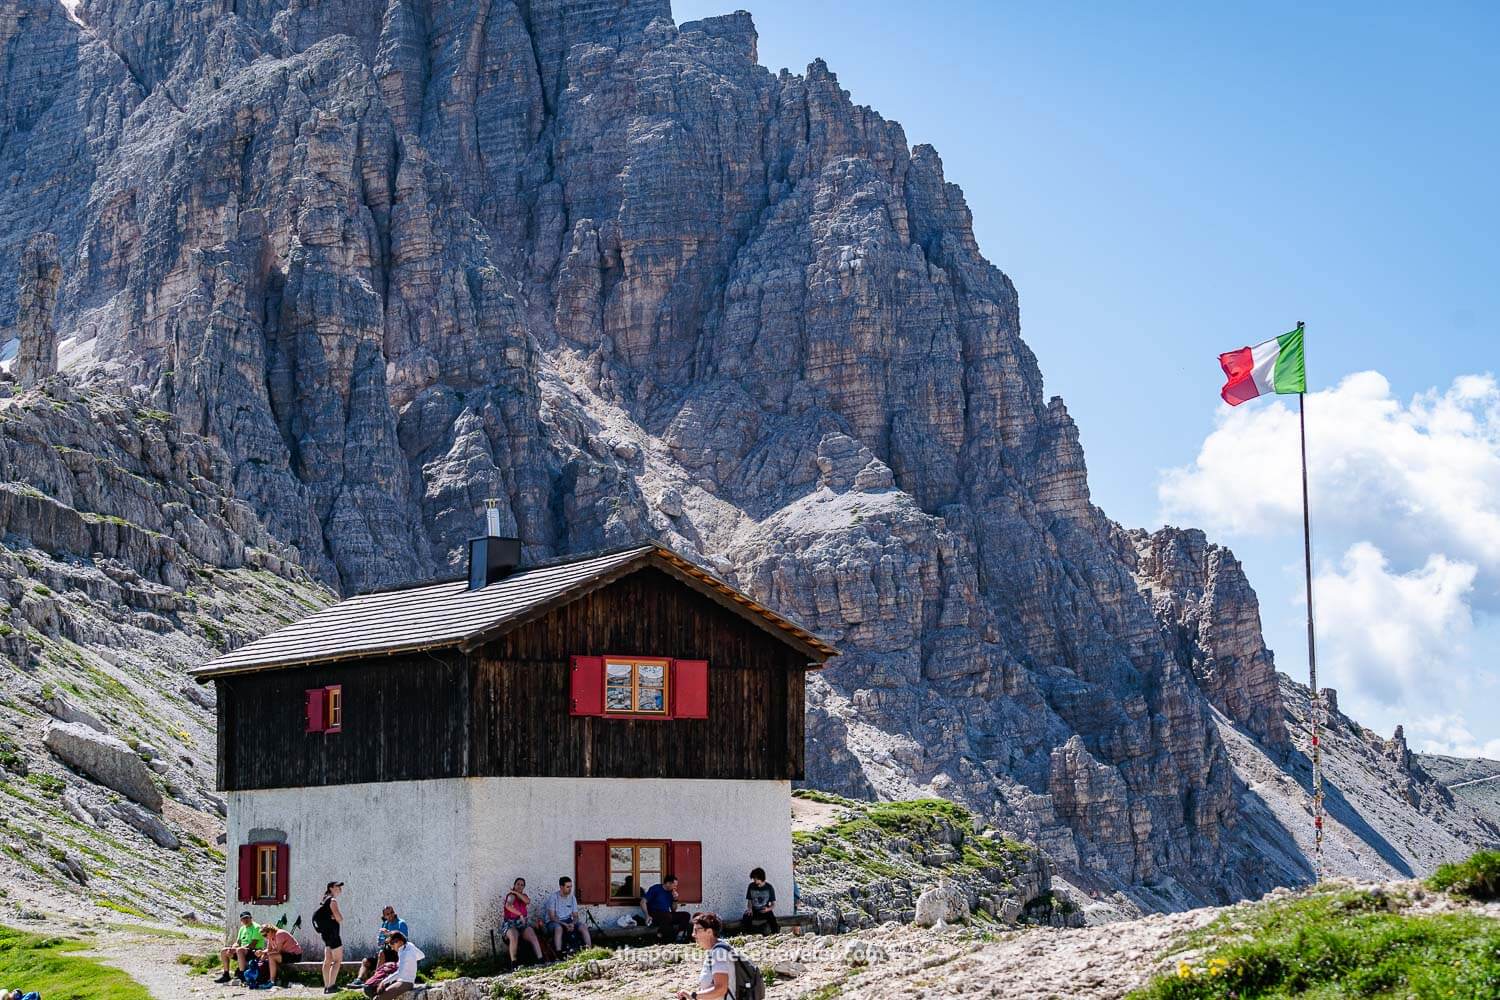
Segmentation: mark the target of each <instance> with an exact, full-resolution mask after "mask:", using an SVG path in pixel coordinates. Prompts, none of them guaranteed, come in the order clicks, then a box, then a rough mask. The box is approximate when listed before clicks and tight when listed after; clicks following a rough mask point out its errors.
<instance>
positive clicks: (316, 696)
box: [306, 684, 344, 733]
mask: <svg viewBox="0 0 1500 1000" xmlns="http://www.w3.org/2000/svg"><path fill="white" fill-rule="evenodd" d="M306 696H307V731H308V732H310V733H340V732H343V730H344V686H343V685H342V684H330V685H328V686H327V687H320V688H309V689H308V690H307V692H306Z"/></svg>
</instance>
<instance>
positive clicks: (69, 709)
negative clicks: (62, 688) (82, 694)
mask: <svg viewBox="0 0 1500 1000" xmlns="http://www.w3.org/2000/svg"><path fill="white" fill-rule="evenodd" d="M42 707H44V708H45V709H46V710H47V714H48V715H50V716H52V717H53V718H54V719H57V720H58V721H59V722H76V723H79V724H81V725H85V726H88V727H89V728H90V729H92V730H94V731H95V732H99V733H104V732H108V729H106V728H105V725H104V723H102V722H100V721H99V720H98V719H96V718H94V716H93V715H91V714H89V713H88V712H86V711H84V710H83V709H81V708H79V707H78V706H77V705H75V704H73V703H72V702H71V701H69V700H68V699H67V697H66V696H64V695H63V694H62V693H61V692H55V693H53V694H51V695H48V696H47V698H46V700H44V701H43V702H42Z"/></svg>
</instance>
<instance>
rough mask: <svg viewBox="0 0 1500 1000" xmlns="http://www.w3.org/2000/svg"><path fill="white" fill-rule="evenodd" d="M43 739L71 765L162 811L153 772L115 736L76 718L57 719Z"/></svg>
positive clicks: (101, 782) (92, 777)
mask: <svg viewBox="0 0 1500 1000" xmlns="http://www.w3.org/2000/svg"><path fill="white" fill-rule="evenodd" d="M42 742H43V743H45V744H46V745H47V749H48V750H51V751H52V752H53V753H55V754H56V755H57V756H58V759H60V760H61V761H63V762H64V763H65V764H67V765H68V766H69V767H72V768H74V769H75V770H78V771H81V772H83V773H84V774H85V775H87V776H88V777H89V778H91V779H93V780H94V781H96V782H98V783H99V784H101V785H104V786H106V787H108V788H113V789H114V790H115V791H117V792H119V793H120V794H121V795H124V796H127V797H128V798H131V799H133V800H135V801H136V802H139V803H140V804H141V805H143V806H145V807H146V808H147V809H150V810H151V811H152V812H160V811H161V792H160V791H159V790H158V789H157V787H156V783H155V782H153V781H152V780H151V772H150V771H148V770H146V765H145V764H144V763H142V762H141V759H140V758H139V757H137V756H136V755H135V754H134V753H133V752H131V749H130V748H129V747H128V746H126V745H125V744H124V743H123V742H121V741H120V740H117V739H115V738H114V737H113V736H106V735H104V734H103V733H99V732H95V731H94V730H92V729H90V728H89V727H88V726H82V725H78V724H77V723H73V722H54V723H52V724H51V725H49V726H48V727H47V732H46V734H45V735H44V736H43V737H42Z"/></svg>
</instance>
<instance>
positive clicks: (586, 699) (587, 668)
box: [568, 656, 604, 715]
mask: <svg viewBox="0 0 1500 1000" xmlns="http://www.w3.org/2000/svg"><path fill="white" fill-rule="evenodd" d="M568 713H569V714H570V715H603V714H604V657H602V656H575V657H573V670H572V682H571V690H570V698H569V699H568Z"/></svg>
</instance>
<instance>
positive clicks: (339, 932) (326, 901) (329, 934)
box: [313, 882, 344, 993]
mask: <svg viewBox="0 0 1500 1000" xmlns="http://www.w3.org/2000/svg"><path fill="white" fill-rule="evenodd" d="M343 891H344V883H342V882H329V883H328V888H327V890H326V891H325V892H324V893H323V902H322V903H321V904H320V905H319V906H318V908H317V910H316V911H314V912H313V930H315V931H317V932H318V936H319V937H321V938H322V939H323V992H324V993H338V992H339V988H338V987H337V986H335V985H334V983H337V982H338V980H339V969H340V968H341V967H342V966H343V964H344V938H343V927H344V914H343V912H342V911H341V910H339V893H341V892H343Z"/></svg>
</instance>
